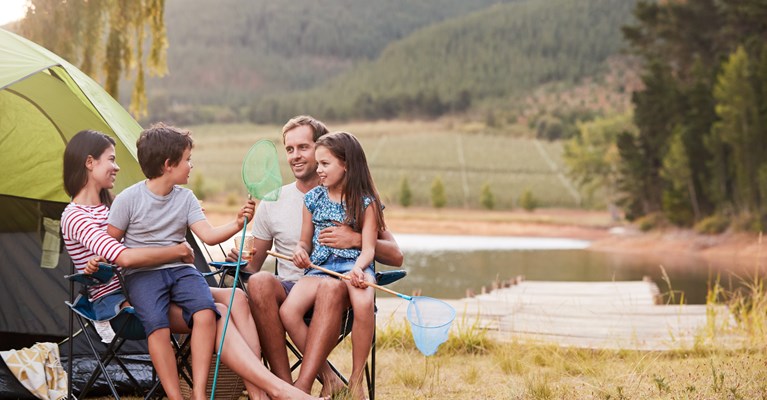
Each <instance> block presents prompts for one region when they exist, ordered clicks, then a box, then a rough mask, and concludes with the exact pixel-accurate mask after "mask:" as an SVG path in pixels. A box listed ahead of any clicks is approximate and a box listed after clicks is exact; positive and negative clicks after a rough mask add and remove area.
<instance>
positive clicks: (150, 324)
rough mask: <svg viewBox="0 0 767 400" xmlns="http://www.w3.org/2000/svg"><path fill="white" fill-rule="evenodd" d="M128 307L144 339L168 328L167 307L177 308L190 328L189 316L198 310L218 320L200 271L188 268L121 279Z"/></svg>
mask: <svg viewBox="0 0 767 400" xmlns="http://www.w3.org/2000/svg"><path fill="white" fill-rule="evenodd" d="M125 284H126V285H127V286H128V293H129V294H130V300H131V305H132V306H133V308H135V309H136V316H138V318H139V320H140V321H141V323H142V324H143V325H144V332H146V335H147V337H148V336H149V335H150V334H152V332H154V331H156V330H158V329H162V328H169V327H170V321H169V320H168V308H169V307H170V303H176V305H178V306H179V307H181V310H182V315H183V317H184V322H186V325H187V326H188V327H190V328H191V327H192V322H193V321H192V316H193V315H194V314H195V313H196V312H198V311H202V310H213V312H215V313H216V319H218V318H220V317H221V314H219V312H218V310H217V309H216V305H215V304H214V303H213V296H212V295H211V294H210V287H209V286H208V283H207V282H206V281H205V278H203V277H202V274H200V271H198V270H197V269H195V268H194V267H191V266H181V267H173V268H165V269H158V270H152V271H141V272H135V273H132V274H130V275H128V276H126V277H125Z"/></svg>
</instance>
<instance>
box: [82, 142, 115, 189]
mask: <svg viewBox="0 0 767 400" xmlns="http://www.w3.org/2000/svg"><path fill="white" fill-rule="evenodd" d="M91 160H92V161H90V175H89V177H88V179H92V180H93V181H94V182H96V184H97V185H98V186H99V187H100V188H101V189H112V188H114V186H115V178H116V177H117V171H119V170H120V167H119V166H118V165H117V162H116V161H115V147H114V146H112V145H110V146H109V147H107V149H106V150H104V152H103V153H101V156H100V157H99V158H97V159H91Z"/></svg>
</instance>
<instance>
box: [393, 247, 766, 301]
mask: <svg viewBox="0 0 767 400" xmlns="http://www.w3.org/2000/svg"><path fill="white" fill-rule="evenodd" d="M396 239H397V242H398V243H399V245H400V247H401V248H402V250H403V252H404V254H405V264H404V265H403V268H404V269H405V270H407V272H408V276H407V277H406V278H405V279H403V280H401V281H400V282H396V283H394V284H392V285H391V286H390V288H391V289H394V290H397V291H400V292H402V293H405V294H410V293H412V291H413V290H415V289H421V290H422V294H423V295H424V296H430V297H437V298H446V299H458V298H462V297H465V295H466V290H467V289H471V290H473V291H474V292H475V293H479V292H480V290H481V288H482V286H487V287H488V288H489V287H490V285H491V283H492V282H493V281H494V280H496V279H499V280H508V279H511V278H514V277H516V276H519V275H524V277H525V279H527V280H549V281H605V280H607V281H609V280H616V281H629V280H641V279H642V278H643V277H645V276H649V277H650V278H651V279H653V281H655V283H656V284H658V287H659V288H660V290H661V292H668V291H669V287H668V285H667V284H666V283H665V282H664V280H663V273H662V269H661V267H660V266H661V265H663V268H665V270H666V272H667V274H668V277H669V280H670V282H671V285H672V288H673V290H674V292H675V294H676V299H677V302H678V301H679V298H680V294H681V293H684V297H685V301H686V302H687V303H689V304H703V303H705V300H706V293H707V287H708V282H709V281H711V276H713V277H716V274H717V273H720V274H721V276H722V278H721V282H723V285H724V286H725V287H737V286H739V285H740V279H739V277H738V276H745V275H746V274H747V272H743V271H749V270H751V271H753V268H747V267H746V268H745V269H744V268H737V269H735V268H730V266H728V265H715V264H711V263H708V262H706V261H703V260H701V259H697V258H695V257H683V258H671V257H664V256H663V255H659V254H648V255H647V256H645V257H643V256H637V255H635V254H632V255H626V254H617V253H602V252H596V251H591V250H588V246H589V242H588V241H582V240H573V239H561V238H528V237H496V236H493V237H483V236H441V235H407V234H398V235H396ZM381 268H384V269H389V268H388V267H381ZM737 271H739V272H737ZM381 295H385V294H383V293H381Z"/></svg>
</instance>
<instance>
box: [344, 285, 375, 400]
mask: <svg viewBox="0 0 767 400" xmlns="http://www.w3.org/2000/svg"><path fill="white" fill-rule="evenodd" d="M366 278H367V281H368V282H373V278H372V277H370V276H367V275H366ZM347 285H348V286H347V287H348V289H349V300H351V303H352V310H354V325H353V326H352V375H351V377H350V379H349V389H350V390H351V393H352V397H353V398H354V399H364V398H366V397H367V396H366V393H365V389H364V388H363V385H362V379H363V373H364V371H365V362H366V361H367V359H368V354H370V347H371V346H372V344H373V333H374V332H375V305H374V303H375V289H373V288H372V287H367V288H364V289H360V288H356V287H354V286H352V285H351V284H350V283H348V281H347Z"/></svg>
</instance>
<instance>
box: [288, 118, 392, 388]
mask: <svg viewBox="0 0 767 400" xmlns="http://www.w3.org/2000/svg"><path fill="white" fill-rule="evenodd" d="M315 156H316V159H317V164H318V167H317V174H318V175H319V177H320V186H318V187H316V188H314V189H312V190H310V191H309V192H307V193H306V195H305V196H304V204H305V206H306V207H305V208H304V215H303V225H302V227H301V240H300V241H299V242H298V245H297V246H296V249H295V251H294V253H293V263H294V264H295V265H296V266H297V267H300V268H308V267H309V266H310V263H313V264H315V265H320V266H323V267H325V268H327V269H330V270H333V271H336V272H339V273H342V274H348V276H349V278H350V280H348V281H347V285H348V290H349V299H350V300H351V304H352V309H353V311H354V325H353V327H352V375H351V379H350V381H349V382H350V389H351V392H352V395H353V397H354V398H356V399H359V398H364V397H365V396H364V390H363V388H362V377H363V375H362V374H363V368H364V366H365V360H367V357H368V353H369V352H370V346H371V344H372V341H373V332H374V330H375V318H374V314H373V313H374V304H373V302H374V294H375V293H374V289H373V288H371V287H368V286H367V285H366V284H365V282H375V279H374V271H373V257H374V255H375V254H374V252H375V244H376V239H377V237H378V232H379V231H382V230H384V229H385V228H386V225H385V224H384V218H383V210H382V206H381V200H380V199H379V197H378V192H377V190H376V188H375V184H374V183H373V178H372V177H371V175H370V170H369V168H368V165H367V161H366V159H365V152H364V151H363V150H362V146H361V145H360V143H359V141H358V140H357V138H355V137H354V136H353V135H352V134H350V133H347V132H336V133H332V134H329V135H325V136H323V137H321V138H320V139H319V140H317V146H316V150H315ZM335 223H344V224H347V225H350V226H351V227H352V228H353V229H354V230H355V231H358V232H361V233H362V247H361V249H360V250H357V249H337V248H332V247H327V246H323V245H321V244H320V243H319V233H320V231H321V230H322V229H324V228H327V227H330V226H333V225H334V224H335ZM309 253H311V257H310V256H309ZM305 274H306V275H305V276H304V277H303V278H302V279H300V280H299V281H298V283H297V284H296V287H295V288H294V290H293V291H291V295H290V296H288V298H287V299H286V300H285V303H283V305H282V307H281V308H280V316H281V317H283V316H287V315H304V314H305V313H306V312H307V311H308V309H309V307H310V306H311V301H310V299H311V296H310V294H309V293H306V292H305V291H304V292H302V290H301V288H302V287H303V285H302V283H305V282H306V279H321V277H327V275H325V274H324V273H322V272H320V271H318V270H314V269H308V270H306V273H305ZM293 293H295V295H294V294H293ZM283 320H287V319H286V318H285V319H283ZM301 323H303V322H302V321H301ZM286 328H288V331H290V330H291V327H288V326H286Z"/></svg>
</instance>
